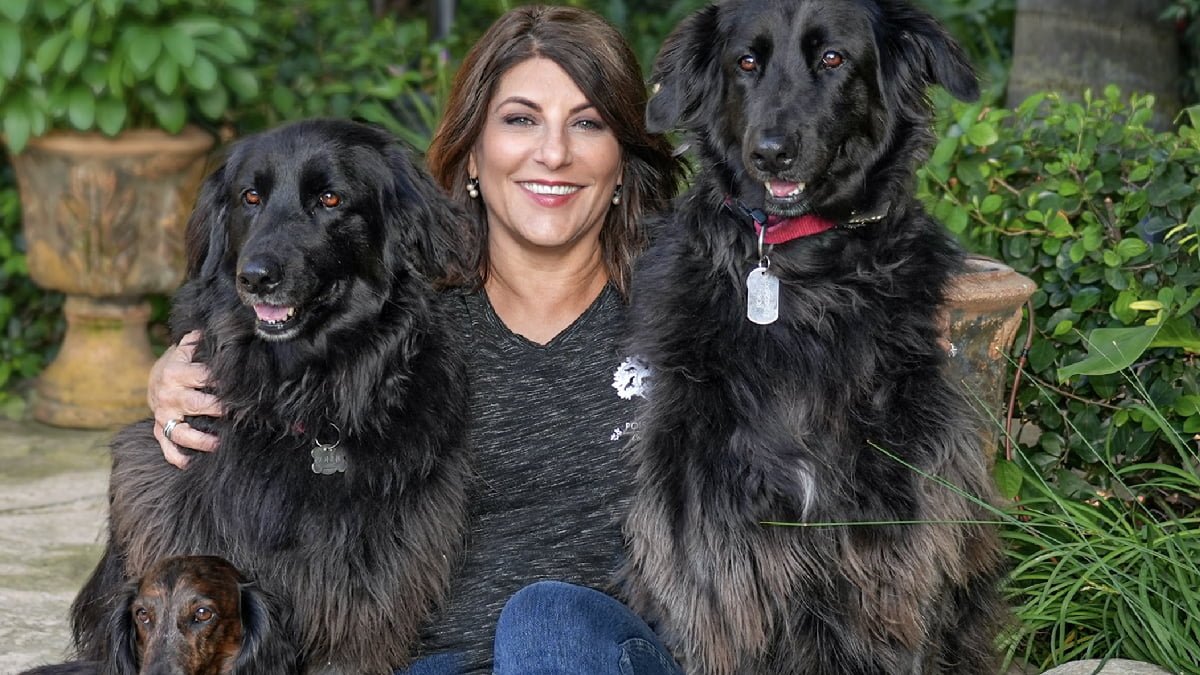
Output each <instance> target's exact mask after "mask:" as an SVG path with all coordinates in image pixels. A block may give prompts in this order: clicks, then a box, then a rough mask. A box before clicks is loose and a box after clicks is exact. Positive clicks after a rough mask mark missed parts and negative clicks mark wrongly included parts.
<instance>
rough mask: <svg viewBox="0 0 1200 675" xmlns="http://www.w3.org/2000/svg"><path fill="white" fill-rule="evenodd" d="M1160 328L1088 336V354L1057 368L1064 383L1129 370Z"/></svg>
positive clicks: (1112, 330)
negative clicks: (1077, 377)
mask: <svg viewBox="0 0 1200 675" xmlns="http://www.w3.org/2000/svg"><path fill="white" fill-rule="evenodd" d="M1160 328H1161V326H1135V327H1132V328H1097V329H1095V330H1093V331H1092V332H1091V334H1090V335H1088V337H1087V345H1088V355H1087V357H1086V358H1084V359H1083V360H1082V361H1079V362H1077V363H1073V364H1071V365H1069V366H1064V367H1062V368H1059V369H1058V379H1059V381H1060V382H1065V381H1066V380H1068V379H1070V378H1071V377H1072V376H1074V375H1107V374H1109V373H1115V372H1117V371H1119V370H1121V369H1123V368H1128V367H1129V366H1130V365H1132V364H1133V362H1134V361H1136V360H1137V359H1138V357H1140V356H1141V355H1142V354H1143V353H1145V351H1146V350H1147V349H1148V348H1149V347H1150V344H1151V343H1152V342H1153V341H1154V338H1155V336H1156V335H1158V332H1159V330H1160Z"/></svg>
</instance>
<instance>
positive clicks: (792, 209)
mask: <svg viewBox="0 0 1200 675" xmlns="http://www.w3.org/2000/svg"><path fill="white" fill-rule="evenodd" d="M651 82H652V84H653V86H654V87H655V91H656V93H655V95H654V96H653V97H652V99H651V101H650V104H649V110H648V121H649V126H650V127H651V128H652V129H653V130H656V131H664V130H668V129H672V128H678V129H682V130H684V131H685V132H686V133H687V134H688V135H689V137H690V138H689V142H690V143H692V144H693V145H694V148H695V151H696V152H697V154H698V160H697V161H698V175H697V176H696V177H695V185H694V187H693V188H692V189H691V190H690V191H689V192H688V193H687V194H685V195H684V196H683V197H682V198H681V199H680V201H679V204H678V205H677V207H676V210H675V211H674V213H672V214H671V216H670V217H669V218H668V220H667V222H665V223H664V224H663V227H662V230H661V231H660V232H659V233H658V234H657V237H656V242H655V244H654V246H653V247H652V249H651V250H650V251H649V252H648V253H647V254H646V255H645V256H644V257H643V258H642V260H641V261H640V263H639V266H638V270H637V272H636V275H635V281H634V286H633V308H632V313H631V316H632V318H631V325H632V330H633V333H634V335H633V338H632V348H631V351H632V353H636V354H639V355H640V356H641V357H643V358H644V359H645V360H646V361H647V365H649V367H650V368H651V370H652V371H653V376H652V377H653V380H652V385H651V387H650V389H649V394H648V398H649V401H648V402H647V405H646V408H645V410H644V413H643V417H642V418H641V424H640V430H641V435H640V439H639V440H637V441H635V442H634V443H633V446H632V449H631V453H632V457H633V459H634V461H635V464H636V467H637V480H638V488H637V492H636V495H635V498H634V503H633V505H632V509H631V512H630V516H629V518H628V521H627V524H626V534H627V538H628V541H629V560H628V563H627V565H626V567H625V569H624V570H623V572H622V575H621V576H622V582H623V587H624V589H625V591H626V593H627V599H628V601H629V602H630V604H631V605H632V606H633V608H634V609H636V610H637V611H639V612H641V613H642V614H643V615H644V616H646V617H647V618H648V619H649V620H650V621H651V622H652V624H653V625H655V626H656V627H657V629H658V630H659V631H660V633H661V635H662V637H663V638H664V640H665V642H666V644H668V645H669V646H670V647H671V649H672V650H673V651H674V653H675V655H676V656H677V657H678V658H679V660H680V661H681V662H682V663H683V665H684V667H685V669H686V670H687V671H688V672H691V673H704V674H728V673H788V674H789V675H798V674H812V675H817V674H819V675H847V674H856V675H862V674H878V675H885V674H886V675H899V674H902V673H904V674H910V675H916V674H923V675H931V674H934V673H955V674H959V675H962V674H981V673H992V672H995V671H994V665H995V664H994V657H993V653H994V645H993V642H994V638H995V634H996V631H997V630H998V628H999V625H1000V624H1001V622H1002V621H1003V615H1004V612H1003V609H1002V603H1001V601H1000V599H999V597H998V592H997V585H998V582H999V579H1000V577H1001V576H1002V574H1003V565H1002V555H1001V553H1000V547H999V544H998V538H997V537H996V535H995V532H994V531H992V529H991V528H989V527H988V526H986V525H984V524H982V523H981V521H987V520H990V518H989V515H988V511H987V510H986V508H985V506H984V503H985V502H987V501H988V500H989V499H991V498H992V491H993V488H992V484H991V479H990V476H989V473H988V470H987V466H986V458H985V453H984V451H983V450H982V449H981V447H980V446H981V443H980V440H979V439H980V437H979V435H978V433H977V431H978V429H979V426H978V422H977V421H976V419H975V416H974V415H973V414H972V413H971V409H970V406H969V403H968V395H966V394H965V393H964V392H962V391H961V390H960V388H959V386H958V385H956V383H955V382H953V381H952V379H951V378H950V377H948V375H947V373H946V372H945V368H944V367H945V365H946V360H947V355H946V354H945V353H944V352H943V350H942V349H941V348H940V347H939V335H940V331H939V323H940V322H939V321H938V315H939V306H940V305H941V304H942V301H943V299H944V296H945V291H946V287H947V284H948V283H949V281H950V280H951V277H952V275H953V273H954V272H955V271H956V270H958V269H960V266H961V264H962V259H961V253H960V250H959V249H958V247H957V246H956V245H955V243H954V242H953V241H952V239H951V237H950V236H949V235H948V234H947V233H946V232H945V231H944V229H943V228H942V227H941V226H940V225H939V224H938V223H936V222H935V221H934V220H933V219H931V218H930V217H929V216H928V215H926V213H925V212H924V211H923V210H922V208H921V206H920V205H919V204H918V203H917V202H916V200H915V199H914V197H913V190H914V183H915V181H914V171H915V168H916V166H917V165H918V163H919V162H921V161H923V159H924V158H925V156H926V153H927V151H928V148H929V146H930V145H931V143H932V140H933V138H932V133H931V131H930V118H931V111H930V105H929V102H928V100H927V98H926V94H927V88H928V87H929V86H931V85H935V84H936V85H941V86H943V87H945V88H946V89H947V90H948V91H949V92H950V93H951V94H953V95H955V96H956V97H958V98H961V99H966V100H969V99H973V98H975V97H976V96H977V94H978V89H977V84H976V80H975V76H974V73H973V71H972V69H971V67H970V65H969V64H968V63H967V61H966V59H965V57H964V55H963V53H962V51H961V49H960V48H959V46H958V45H957V44H956V43H954V42H953V41H952V39H951V38H950V37H948V35H947V34H946V33H945V31H944V30H943V28H942V27H941V26H940V25H938V24H937V23H936V22H935V21H934V20H933V18H932V17H930V16H929V15H927V14H926V13H924V12H923V11H920V10H918V9H916V8H914V7H913V6H911V5H909V4H908V3H907V2H902V1H900V0H771V1H769V2H755V1H751V0H730V1H728V2H724V3H720V4H717V5H710V6H708V7H706V8H704V9H701V10H700V11H698V12H697V13H695V14H694V15H692V16H691V17H689V18H688V19H686V20H685V21H684V22H683V23H682V24H681V25H680V26H679V27H678V28H677V29H676V30H675V32H674V33H673V34H672V35H671V36H670V37H669V38H668V40H667V41H666V43H665V44H664V46H663V48H662V51H661V52H660V54H659V56H658V59H657V61H656V63H655V66H654V72H653V75H652V78H651ZM764 227H765V231H763V229H764ZM760 231H762V232H763V234H762V238H761V240H760V237H759V234H758V233H759V232H760ZM760 241H761V243H760ZM760 268H761V269H760ZM774 284H778V286H777V287H776V286H774ZM748 289H749V290H748ZM751 319H753V320H751ZM772 521H784V522H787V523H794V524H799V525H800V527H781V526H772V525H770V523H771V522H772Z"/></svg>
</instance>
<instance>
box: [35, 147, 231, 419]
mask: <svg viewBox="0 0 1200 675" xmlns="http://www.w3.org/2000/svg"><path fill="white" fill-rule="evenodd" d="M213 144H214V139H213V137H212V136H210V135H209V134H207V133H205V132H204V131H202V130H200V129H198V128H188V129H185V130H184V132H183V133H181V134H179V135H175V136H172V135H169V134H167V133H165V132H161V131H157V130H149V129H147V130H131V131H126V132H124V133H122V134H120V135H118V136H116V137H115V138H109V137H106V136H103V135H100V134H94V133H93V134H81V133H70V132H52V133H50V134H47V135H45V136H41V137H37V138H33V139H30V141H29V144H28V146H26V148H25V149H24V150H23V151H22V152H20V153H19V154H16V155H13V156H12V165H13V168H14V170H15V173H16V176H17V184H18V189H19V191H20V197H21V209H22V220H23V227H24V234H25V239H26V243H27V263H28V268H29V275H30V277H31V278H32V279H33V281H34V282H35V283H37V284H38V285H39V286H42V287H43V288H47V289H53V290H56V291H61V292H62V293H64V294H66V296H67V298H66V302H65V303H64V306H63V313H64V314H65V316H66V321H67V330H66V335H65V336H64V338H63V344H62V347H61V349H60V350H59V353H58V356H57V357H56V358H55V359H54V360H53V361H52V362H51V363H50V365H49V366H48V367H47V368H46V370H45V371H44V372H43V373H42V374H41V375H40V376H39V378H38V381H37V383H36V389H35V397H34V401H33V416H34V418H35V419H37V420H39V421H42V422H45V423H48V424H52V425H56V426H64V427H78V428H93V429H98V428H109V427H114V426H119V425H122V424H126V423H128V422H131V421H134V420H137V419H140V418H143V417H146V416H147V415H148V414H149V409H148V408H147V405H146V378H147V377H148V375H149V372H150V367H151V365H152V364H153V362H154V354H153V352H152V351H151V349H150V342H149V338H148V336H147V333H146V328H147V320H148V318H149V316H150V306H149V303H148V302H147V301H146V295H147V294H151V293H169V292H171V291H173V290H175V288H176V287H177V286H178V285H179V283H180V282H181V281H182V279H183V273H184V227H185V225H186V222H187V216H188V213H189V212H190V210H191V208H192V205H193V203H194V201H195V195H196V191H197V190H198V189H199V186H200V182H201V180H203V177H204V172H205V169H206V163H207V159H208V155H209V152H210V150H211V149H212V147H213Z"/></svg>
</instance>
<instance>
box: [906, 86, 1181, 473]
mask: <svg viewBox="0 0 1200 675" xmlns="http://www.w3.org/2000/svg"><path fill="white" fill-rule="evenodd" d="M1152 103H1153V101H1152V99H1150V98H1137V97H1135V98H1133V99H1131V100H1130V101H1128V102H1126V101H1124V100H1123V99H1122V98H1121V97H1120V94H1119V93H1118V92H1117V91H1116V90H1115V89H1114V88H1111V87H1110V88H1109V89H1108V90H1106V91H1105V92H1104V94H1103V95H1102V96H1099V97H1092V96H1090V95H1089V96H1087V97H1086V99H1085V100H1084V101H1082V102H1078V103H1073V102H1065V101H1062V100H1059V99H1058V98H1057V97H1056V96H1053V95H1044V94H1039V95H1035V96H1033V97H1031V98H1030V99H1029V100H1027V101H1025V102H1024V103H1023V104H1022V105H1020V106H1019V107H1018V108H1017V109H1015V110H1007V109H998V108H997V109H989V108H984V107H981V106H979V105H975V106H961V105H955V106H953V107H951V108H950V110H951V111H952V117H953V119H952V124H951V125H950V127H949V129H948V130H947V131H948V133H947V135H946V136H945V137H944V139H943V140H942V141H941V142H940V143H939V144H938V146H937V148H936V149H935V150H934V152H933V155H932V157H931V160H930V162H929V164H928V166H927V167H926V168H925V169H923V170H922V171H921V172H920V181H921V185H920V187H921V192H922V194H923V196H924V198H925V200H926V202H927V206H928V207H929V209H930V210H931V212H932V213H933V214H934V215H935V216H937V217H938V218H939V219H941V220H942V221H943V222H945V223H946V224H947V225H948V226H949V227H950V229H952V230H953V231H954V232H956V233H957V234H958V235H959V236H960V237H961V238H962V240H963V241H964V242H965V243H966V244H967V245H968V247H969V248H970V249H972V250H973V251H976V252H979V253H983V254H986V255H990V256H993V257H995V258H998V259H1000V260H1002V261H1004V262H1005V263H1007V264H1008V265H1010V266H1012V267H1013V268H1014V269H1015V270H1016V271H1018V272H1020V273H1021V274H1024V275H1026V276H1028V277H1029V278H1031V279H1032V280H1033V281H1034V282H1036V284H1037V286H1038V290H1037V291H1036V293H1035V294H1034V296H1033V298H1032V305H1033V309H1034V316H1033V330H1034V335H1033V344H1032V348H1031V349H1030V351H1029V355H1028V356H1029V361H1028V365H1027V375H1026V378H1027V379H1026V382H1028V385H1027V386H1024V387H1022V388H1021V391H1020V392H1019V395H1018V399H1017V411H1016V412H1017V417H1018V419H1019V420H1020V422H1021V426H1020V428H1019V429H1018V430H1014V431H1016V432H1017V433H1018V436H1019V439H1020V440H1021V441H1022V443H1023V444H1024V445H1025V446H1026V448H1025V449H1026V450H1027V452H1026V453H1025V457H1026V458H1027V460H1028V463H1029V465H1030V467H1031V468H1032V469H1034V470H1035V471H1036V472H1037V473H1039V474H1040V475H1042V476H1044V477H1046V478H1047V479H1048V480H1050V481H1051V482H1052V483H1054V484H1055V485H1057V486H1058V488H1059V489H1060V490H1062V491H1063V492H1064V494H1068V495H1085V496H1086V495H1092V494H1095V493H1096V492H1097V491H1108V490H1111V489H1112V488H1113V487H1114V486H1113V475H1112V472H1111V471H1110V470H1109V467H1114V466H1115V467H1121V466H1126V465H1132V464H1138V463H1142V462H1157V461H1166V462H1169V463H1173V464H1178V463H1179V456H1178V452H1177V450H1176V449H1175V448H1174V447H1173V445H1172V442H1171V438H1172V437H1173V436H1178V437H1179V438H1183V439H1186V440H1187V442H1188V443H1189V444H1190V447H1191V448H1192V449H1193V450H1194V449H1195V448H1196V445H1197V439H1200V368H1197V364H1198V354H1200V331H1198V320H1197V315H1198V312H1197V307H1198V306H1200V192H1198V189H1200V129H1198V123H1200V108H1193V109H1191V110H1189V111H1188V112H1187V113H1185V118H1184V119H1183V120H1181V125H1180V126H1179V128H1178V130H1177V131H1173V132H1167V133H1155V132H1153V131H1151V130H1150V129H1148V128H1147V127H1146V123H1147V122H1148V121H1149V118H1150V114H1151V105H1152ZM1151 408H1154V409H1156V410H1157V411H1160V412H1161V418H1162V420H1164V421H1165V424H1166V428H1163V425H1160V424H1159V423H1157V422H1156V420H1155V415H1154V414H1152V413H1151V412H1150V409H1151ZM1007 469H1008V467H1005V466H1001V467H999V470H1000V477H1001V479H1002V484H1003V487H1005V489H1006V492H1008V494H1009V496H1014V495H1016V494H1017V493H1018V491H1019V487H1020V486H1019V485H1018V484H1017V482H1018V477H1019V475H1020V474H1019V472H1015V471H1011V470H1007Z"/></svg>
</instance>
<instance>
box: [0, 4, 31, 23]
mask: <svg viewBox="0 0 1200 675" xmlns="http://www.w3.org/2000/svg"><path fill="white" fill-rule="evenodd" d="M27 11H29V0H0V14H3V15H4V16H5V17H6V18H7V19H9V20H10V21H20V20H21V19H24V18H25V12H27Z"/></svg>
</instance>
